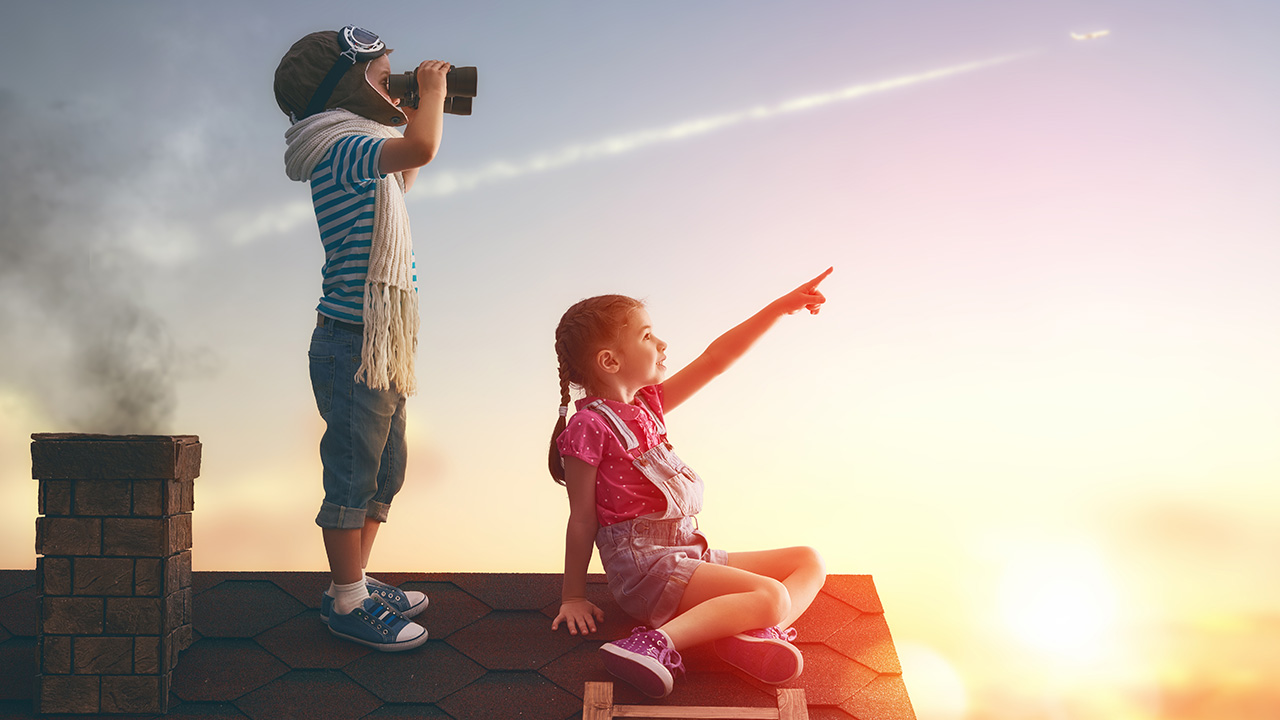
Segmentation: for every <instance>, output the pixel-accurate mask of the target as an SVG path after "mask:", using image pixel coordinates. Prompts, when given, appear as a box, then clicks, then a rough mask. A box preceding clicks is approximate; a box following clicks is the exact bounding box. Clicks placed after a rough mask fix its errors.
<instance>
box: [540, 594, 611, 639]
mask: <svg viewBox="0 0 1280 720" xmlns="http://www.w3.org/2000/svg"><path fill="white" fill-rule="evenodd" d="M561 620H563V621H564V624H565V627H567V628H569V634H570V635H577V634H579V633H581V634H583V635H587V634H590V633H593V632H595V631H596V623H597V622H604V611H603V610H601V609H600V608H598V607H596V605H595V603H593V602H591V601H590V600H588V599H586V598H580V599H573V600H565V601H564V602H562V603H560V614H559V615H556V619H555V620H552V621H551V629H552V630H557V629H559V628H560V621H561Z"/></svg>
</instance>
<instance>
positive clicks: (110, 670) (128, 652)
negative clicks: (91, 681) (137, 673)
mask: <svg viewBox="0 0 1280 720" xmlns="http://www.w3.org/2000/svg"><path fill="white" fill-rule="evenodd" d="M74 647H75V653H74V656H73V657H74V658H75V663H74V664H73V665H72V671H73V672H74V673H75V674H76V675H126V674H129V673H132V672H133V638H128V637H78V638H75V642H74Z"/></svg>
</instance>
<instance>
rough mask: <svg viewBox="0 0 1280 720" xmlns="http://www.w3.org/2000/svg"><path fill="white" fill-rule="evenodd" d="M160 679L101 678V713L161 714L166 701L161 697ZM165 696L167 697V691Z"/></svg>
mask: <svg viewBox="0 0 1280 720" xmlns="http://www.w3.org/2000/svg"><path fill="white" fill-rule="evenodd" d="M161 687H162V683H161V679H160V678H159V677H158V676H154V675H138V676H133V677H104V678H102V712H104V713H162V712H165V710H166V709H167V708H166V705H167V704H168V703H167V699H168V698H164V697H161V694H160V689H161ZM165 694H166V695H167V694H168V692H167V689H166V692H165Z"/></svg>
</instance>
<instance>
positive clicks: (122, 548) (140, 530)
mask: <svg viewBox="0 0 1280 720" xmlns="http://www.w3.org/2000/svg"><path fill="white" fill-rule="evenodd" d="M166 525H167V523H166V522H165V519H164V518H107V519H106V520H103V521H102V554H103V555H112V556H120V555H128V556H131V557H164V556H165V555H168V554H169V553H167V552H165V544H166V541H167V539H168V528H167V527H166Z"/></svg>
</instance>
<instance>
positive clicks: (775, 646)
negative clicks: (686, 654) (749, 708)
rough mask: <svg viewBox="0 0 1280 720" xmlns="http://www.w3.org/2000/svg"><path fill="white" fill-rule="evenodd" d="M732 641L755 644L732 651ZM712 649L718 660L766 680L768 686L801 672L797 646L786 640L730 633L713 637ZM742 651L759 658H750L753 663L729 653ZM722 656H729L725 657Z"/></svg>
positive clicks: (789, 678) (800, 659)
mask: <svg viewBox="0 0 1280 720" xmlns="http://www.w3.org/2000/svg"><path fill="white" fill-rule="evenodd" d="M734 643H744V644H748V645H756V646H758V647H750V648H742V649H741V650H740V651H738V652H735V651H734V650H733V649H732V644H734ZM726 648H727V649H726ZM715 650H716V654H717V655H719V656H720V659H721V660H724V661H725V662H727V663H729V664H730V665H732V666H734V667H736V668H738V669H739V670H741V671H742V672H744V673H746V674H748V675H750V676H751V677H753V678H755V679H757V680H759V681H760V682H765V683H769V684H770V685H781V684H783V683H788V682H791V681H792V680H795V679H796V678H798V677H800V673H802V672H804V655H802V654H800V650H799V648H797V647H796V646H794V645H792V644H791V643H789V642H787V641H786V640H772V639H769V638H756V637H751V636H750V635H734V636H733V637H728V638H723V639H720V640H717V641H716V642H715ZM742 652H747V653H751V654H752V655H757V654H758V656H759V657H758V659H757V658H755V657H752V658H751V659H752V660H753V662H750V663H746V662H737V658H736V657H732V656H734V655H738V654H741V653H742ZM726 655H729V656H730V657H726Z"/></svg>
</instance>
